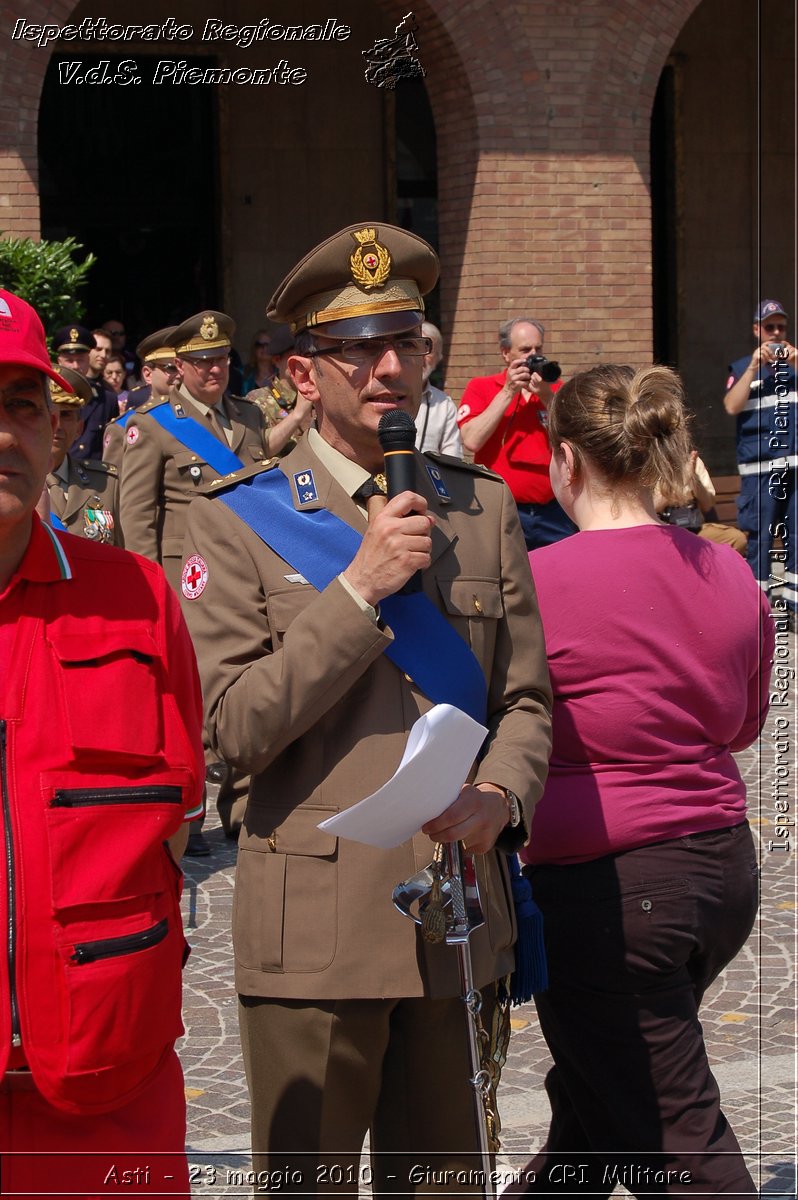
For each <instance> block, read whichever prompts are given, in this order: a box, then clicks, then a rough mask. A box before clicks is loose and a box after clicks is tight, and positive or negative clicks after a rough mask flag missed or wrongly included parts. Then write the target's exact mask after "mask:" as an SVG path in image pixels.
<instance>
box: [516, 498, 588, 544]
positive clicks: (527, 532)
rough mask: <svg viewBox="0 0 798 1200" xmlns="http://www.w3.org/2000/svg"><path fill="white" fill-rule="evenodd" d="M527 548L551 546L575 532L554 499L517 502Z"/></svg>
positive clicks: (575, 529)
mask: <svg viewBox="0 0 798 1200" xmlns="http://www.w3.org/2000/svg"><path fill="white" fill-rule="evenodd" d="M516 506H517V508H518V519H519V520H520V522H521V528H522V529H523V531H524V541H525V542H526V548H527V550H539V549H540V547H541V546H551V545H552V543H553V542H561V541H562V539H563V538H567V537H570V535H571V534H572V533H577V532H578V530H577V527H576V525H574V523H573V521H572V520H571V518H570V517H569V516H567V515H566V513H565V511H564V509H562V508H561V507H560V505H559V504H558V503H557V501H556V500H550V501H549V503H548V504H517V505H516Z"/></svg>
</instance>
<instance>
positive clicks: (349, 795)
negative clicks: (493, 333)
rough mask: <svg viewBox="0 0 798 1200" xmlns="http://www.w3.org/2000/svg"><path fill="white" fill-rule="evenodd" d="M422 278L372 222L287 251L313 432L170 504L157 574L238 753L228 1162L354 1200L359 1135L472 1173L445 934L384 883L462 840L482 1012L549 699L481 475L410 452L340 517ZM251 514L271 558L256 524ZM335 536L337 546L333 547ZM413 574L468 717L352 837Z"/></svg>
mask: <svg viewBox="0 0 798 1200" xmlns="http://www.w3.org/2000/svg"><path fill="white" fill-rule="evenodd" d="M437 274H438V263H437V257H436V255H435V253H434V251H433V250H432V248H431V247H430V246H428V245H427V243H426V242H424V241H422V240H421V239H420V238H418V237H415V236H414V235H413V234H410V233H407V232H406V231H404V230H401V229H398V228H396V227H394V226H391V225H386V224H384V223H375V224H374V225H373V226H370V225H366V226H362V227H361V226H352V227H350V228H348V229H345V230H343V231H341V232H340V233H339V234H337V235H335V236H334V237H332V238H330V239H328V240H327V241H326V242H324V243H322V245H320V246H318V247H316V248H315V249H314V250H313V251H311V252H310V254H308V255H307V256H306V257H305V258H304V259H303V260H302V262H301V263H300V264H299V265H298V266H297V267H296V268H295V269H294V270H293V271H292V272H291V273H290V275H289V276H288V277H287V278H286V279H285V280H284V282H283V283H282V284H281V286H280V287H279V289H278V290H277V292H276V294H275V296H274V298H273V300H272V303H271V309H270V312H269V316H270V317H272V318H273V319H275V320H280V321H290V322H292V323H293V326H294V328H295V330H296V331H297V335H296V336H297V340H296V347H295V352H294V355H293V356H292V358H291V372H292V376H293V378H294V380H295V383H296V386H297V388H298V390H299V393H300V395H302V396H304V397H306V398H307V399H309V400H310V401H311V402H312V404H313V406H314V409H315V415H316V422H317V429H313V428H311V429H310V431H309V432H308V434H307V435H306V436H305V438H303V440H302V441H301V442H300V443H299V445H298V446H297V447H296V448H295V449H294V450H292V451H291V453H290V454H288V455H287V456H286V457H285V458H283V459H281V460H280V461H279V463H278V464H276V465H274V466H273V467H272V468H271V469H265V470H264V469H262V470H260V471H255V470H250V471H249V472H246V471H244V472H241V474H240V476H239V477H238V480H237V481H236V480H232V481H229V482H228V485H227V486H223V485H218V486H217V487H215V488H213V489H211V494H209V495H208V496H206V497H204V498H200V499H198V500H196V501H195V502H194V503H193V504H192V505H191V508H190V510H189V517H188V524H187V533H186V546H185V555H186V557H185V562H184V568H183V581H182V590H183V597H184V611H185V613H186V617H187V620H188V624H189V627H190V630H191V633H192V638H193V640H194V644H195V647H196V649H197V654H198V658H199V661H200V672H201V676H202V680H203V690H204V695H205V704H206V725H207V728H208V731H209V734H210V738H211V742H212V745H213V747H214V749H215V750H216V751H217V752H218V753H219V754H220V755H221V756H222V757H224V758H225V759H226V760H227V761H229V762H232V763H233V764H235V766H236V767H238V768H239V769H241V770H243V771H247V772H251V774H252V782H251V786H250V798H249V804H248V807H247V810H246V814H245V817H244V826H243V830H242V833H241V837H240V841H239V855H238V865H237V876H236V893H235V901H234V917H233V921H234V946H235V963H236V985H237V990H238V992H239V1015H240V1022H241V1034H242V1044H243V1051H244V1062H245V1067H246V1071H247V1079H248V1084H249V1089H250V1095H251V1101H252V1139H253V1152H254V1155H255V1160H254V1161H255V1165H256V1168H257V1169H258V1170H260V1171H267V1172H268V1171H269V1170H274V1169H277V1168H278V1166H279V1165H280V1164H284V1163H285V1162H286V1161H287V1162H289V1163H290V1165H291V1167H292V1168H294V1169H295V1171H296V1174H295V1175H294V1177H293V1182H291V1181H288V1182H285V1181H283V1182H281V1189H280V1190H281V1191H288V1192H291V1191H293V1192H295V1193H296V1192H302V1191H303V1190H304V1191H305V1192H306V1193H307V1194H316V1193H317V1192H328V1191H334V1192H336V1194H343V1195H347V1196H349V1195H351V1196H353V1197H355V1196H357V1194H358V1180H359V1178H360V1176H359V1173H358V1162H359V1154H360V1150H361V1146H362V1144H363V1139H364V1137H365V1134H366V1132H367V1130H370V1137H371V1148H372V1151H374V1152H375V1155H374V1194H375V1195H381V1194H385V1193H387V1192H390V1193H391V1194H394V1195H409V1194H411V1193H414V1192H415V1191H417V1190H418V1191H422V1192H427V1191H431V1192H434V1191H436V1190H437V1191H439V1193H440V1192H444V1193H446V1194H449V1193H451V1192H460V1191H463V1192H471V1193H473V1194H481V1190H480V1188H479V1187H478V1186H476V1187H475V1186H474V1184H473V1183H471V1184H470V1185H469V1184H467V1183H463V1182H457V1181H456V1179H455V1177H454V1176H451V1177H449V1179H448V1182H447V1184H446V1186H445V1187H443V1188H438V1187H437V1185H436V1184H435V1183H434V1182H430V1179H429V1177H426V1181H425V1182H424V1183H422V1184H421V1185H419V1186H418V1187H417V1186H416V1185H414V1184H413V1182H412V1179H411V1178H410V1177H409V1176H408V1168H409V1167H410V1166H412V1165H413V1164H414V1163H415V1164H422V1170H423V1171H424V1172H426V1171H429V1172H435V1171H438V1170H442V1171H443V1172H446V1171H447V1170H449V1169H452V1170H454V1169H456V1168H463V1167H473V1166H474V1159H475V1150H476V1147H477V1145H478V1142H477V1123H476V1120H475V1113H474V1104H473V1094H472V1088H471V1085H470V1084H469V1082H468V1080H469V1076H470V1067H469V1060H468V1053H467V1041H466V1016H465V1009H464V1005H463V1002H462V1000H461V999H460V998H459V995H460V983H459V976H458V968H457V960H456V952H455V950H454V949H453V948H452V947H451V946H446V945H432V944H430V943H428V942H426V941H425V940H424V939H423V938H422V937H421V935H420V933H419V932H418V930H417V928H416V926H415V925H414V924H413V922H411V921H409V920H408V919H407V918H406V917H405V916H403V915H401V914H400V913H398V912H397V911H396V910H395V908H394V906H393V903H392V890H393V888H394V885H395V884H397V883H398V882H400V881H401V880H404V879H406V878H407V877H409V876H411V875H412V874H413V873H415V872H416V871H418V870H419V869H420V868H422V867H425V866H427V865H428V864H429V863H430V860H431V859H432V857H433V853H434V844H435V842H444V841H448V840H461V841H462V842H463V843H464V845H465V847H466V850H467V852H468V853H469V854H473V855H474V862H475V864H476V872H477V876H478V878H479V881H480V885H481V896H482V905H483V909H484V912H485V924H484V926H483V927H482V928H481V929H479V930H477V931H476V932H475V933H474V935H473V936H472V938H471V943H472V953H473V959H474V972H475V977H476V979H475V982H476V985H477V986H478V987H480V988H481V989H482V990H483V999H484V1003H485V1008H484V1019H485V1023H486V1026H487V1028H488V1029H490V1017H491V1012H492V1011H493V1009H494V1000H495V982H494V981H496V980H498V979H499V978H500V977H502V976H504V975H505V974H506V973H508V972H510V971H511V970H512V965H513V941H514V938H515V921H514V916H513V913H512V910H511V905H510V902H509V895H510V886H509V882H508V874H507V860H506V857H505V855H504V854H501V853H499V852H498V849H501V850H513V849H516V848H518V847H519V846H520V845H521V843H522V842H523V841H524V840H525V838H526V836H527V830H528V829H529V823H530V818H531V814H532V809H533V807H534V804H535V802H536V801H537V799H538V798H539V796H540V794H541V792H542V789H543V783H544V780H545V776H546V771H547V761H548V754H549V747H550V706H551V693H550V686H549V680H548V672H547V668H546V659H545V653H544V645H543V635H542V631H541V627H540V621H539V617H538V611H537V605H536V601H535V596H534V588H533V585H532V580H531V576H530V571H529V565H528V560H527V554H526V550H525V546H524V540H523V536H522V534H521V529H520V527H519V524H518V517H517V513H516V509H515V505H514V503H513V500H512V497H511V496H510V493H509V491H508V490H507V487H506V486H505V484H504V483H503V482H502V480H501V479H499V477H498V476H494V475H493V474H492V473H490V472H487V471H485V470H484V469H483V468H480V467H475V466H473V464H465V463H459V464H458V463H455V462H454V461H453V460H451V459H444V458H442V457H438V458H432V457H429V458H428V457H424V456H422V455H420V454H418V453H415V452H413V453H414V458H413V461H414V463H415V487H414V490H413V491H412V492H403V493H402V494H400V495H399V496H396V497H394V498H393V499H392V500H390V501H389V502H388V503H387V504H386V505H385V507H383V508H382V510H381V511H379V512H377V513H375V514H374V515H373V517H370V518H369V519H368V520H367V516H366V507H365V501H364V500H363V499H361V497H362V496H363V495H364V491H365V492H368V491H370V490H373V486H374V485H373V482H372V473H373V472H379V471H381V470H382V463H383V456H382V451H381V449H380V445H379V442H378V439H377V433H376V431H377V426H378V423H379V420H380V417H381V416H382V414H383V413H385V412H387V411H389V410H391V409H394V408H400V409H403V410H405V411H406V412H408V413H410V414H413V413H415V411H416V409H417V407H418V404H419V399H420V396H421V389H422V371H423V365H424V358H423V356H424V352H425V350H428V349H429V345H428V340H427V339H426V338H423V337H421V322H422V320H423V311H424V305H423V300H422V295H424V294H426V293H427V292H428V291H429V290H430V289H431V288H432V287H433V286H434V284H435V282H436V279H437ZM275 497H281V499H280V501H279V505H277V503H276V500H275ZM378 503H379V502H378ZM249 505H253V506H254V508H251V509H250V508H249V507H248V506H249ZM372 505H373V501H372V502H370V507H371V506H372ZM374 507H376V506H374ZM278 508H279V509H280V511H279V512H278ZM263 518H265V519H263ZM327 523H329V524H327ZM278 525H279V526H280V527H281V531H280V536H284V535H285V536H287V540H286V541H284V542H283V543H279V542H278V544H280V545H281V552H278V551H277V550H276V549H274V548H273V546H272V544H271V543H272V542H274V541H275V539H276V537H277V527H278ZM317 528H320V529H321V531H322V532H321V534H320V535H319V536H320V537H321V547H322V550H323V551H324V552H325V553H326V552H327V549H328V548H329V547H330V546H331V545H332V542H333V541H335V543H336V548H335V552H334V553H333V555H332V557H333V559H334V560H335V561H334V562H333V565H332V567H330V564H329V563H327V564H326V566H327V571H328V575H329V582H328V583H326V584H325V583H323V582H322V581H319V586H318V587H315V586H313V585H312V584H310V583H309V582H307V578H306V575H305V572H306V571H307V573H308V574H310V575H313V574H314V571H313V570H311V569H310V567H309V566H308V565H307V561H306V558H305V555H304V553H303V544H304V541H305V539H306V538H307V539H310V537H311V532H312V531H313V530H314V529H317ZM331 529H334V531H335V533H334V537H333V534H332V532H331ZM304 530H307V531H308V532H307V534H305V533H304V532H303V531H304ZM313 536H314V537H315V536H316V535H315V534H314V535H313ZM339 536H343V539H344V542H345V543H346V545H347V546H350V548H349V549H346V550H343V551H342V553H341V554H340V555H339V553H338V544H337V539H338V538H339ZM352 539H354V542H353V545H354V547H356V548H354V549H353V548H351V544H352ZM342 544H343V543H342ZM314 545H315V543H314ZM317 549H318V547H317ZM339 563H340V566H339ZM314 569H315V568H314ZM419 570H420V571H421V578H422V581H423V593H424V597H425V601H426V603H427V611H426V612H425V615H424V618H423V624H424V627H425V629H424V632H425V634H426V633H427V631H428V630H429V629H430V628H433V629H434V628H435V624H436V623H437V625H438V626H442V627H443V632H444V633H445V634H446V635H447V637H446V638H445V639H444V638H441V639H438V637H437V634H436V635H435V645H434V646H433V649H432V650H431V655H430V657H431V659H432V661H433V663H435V664H436V669H437V663H438V661H439V655H440V661H441V665H442V660H443V656H444V653H445V654H446V655H447V656H449V655H451V654H454V656H455V658H456V659H457V661H458V666H457V670H456V672H455V684H456V687H455V702H458V701H459V697H460V681H461V679H462V677H463V675H464V674H465V663H463V662H461V660H462V659H463V658H465V659H467V660H468V662H469V664H470V665H471V666H475V667H476V674H477V677H478V679H479V681H480V686H481V688H482V691H483V696H484V692H485V690H487V712H486V716H485V718H484V719H485V723H486V724H487V726H488V728H489V731H490V732H489V736H488V739H487V741H486V744H485V746H486V748H485V750H484V752H483V756H482V758H481V761H480V762H479V765H478V766H473V767H472V770H471V774H470V777H469V778H470V782H469V783H468V784H467V785H466V786H464V788H463V790H462V792H461V793H460V794H459V796H458V797H457V798H456V799H455V800H454V802H453V803H452V804H451V805H450V807H449V808H448V809H446V811H445V812H444V813H443V815H442V816H441V817H440V818H438V819H437V820H435V821H433V822H431V823H429V824H428V825H426V826H425V827H424V830H423V831H421V830H419V832H418V834H417V835H416V836H415V837H414V838H413V839H412V840H410V841H407V842H405V843H404V844H402V845H400V846H398V847H396V848H395V849H387V850H383V849H375V848H373V847H369V846H365V845H361V844H359V843H358V842H355V841H351V840H346V839H343V838H336V837H335V836H334V835H333V834H332V833H329V832H325V831H323V830H321V829H319V828H318V824H319V822H320V821H322V820H323V819H324V818H326V817H329V816H331V815H332V814H333V813H335V812H336V811H339V810H341V809H346V808H349V807H350V806H352V805H353V804H355V803H356V802H357V801H359V800H360V799H362V798H363V797H364V796H366V795H368V794H369V793H371V792H373V791H375V790H376V789H377V788H378V787H380V786H381V785H382V784H384V783H385V782H386V780H387V779H388V778H389V777H390V776H391V775H392V774H393V773H394V771H395V770H396V768H397V766H398V764H399V761H400V759H401V757H402V754H403V751H404V749H405V745H406V742H407V736H408V732H409V730H410V728H411V726H412V725H413V723H414V721H415V720H416V719H417V717H418V716H419V715H420V714H421V713H423V712H425V711H427V710H428V709H429V708H430V706H431V700H430V699H429V697H428V695H426V694H425V693H424V691H422V689H421V687H420V686H418V685H417V684H416V683H414V682H413V679H412V678H411V676H410V674H409V672H406V671H405V670H403V669H402V668H401V667H400V666H398V665H396V664H395V663H394V662H393V661H391V659H389V657H388V654H390V653H391V652H392V647H393V646H394V644H395V643H397V642H398V641H399V640H400V639H399V637H398V635H397V633H396V631H395V630H394V629H393V628H392V627H391V625H390V621H389V619H388V618H387V617H386V616H385V615H384V612H383V608H382V607H381V606H382V605H383V604H387V600H386V598H387V597H390V598H391V600H395V599H396V597H395V596H394V595H393V593H396V592H397V591H398V590H399V589H400V588H401V587H402V585H403V584H404V583H405V582H406V581H407V580H408V579H409V578H410V576H411V575H413V574H414V573H415V572H416V571H419ZM220 614H223V619H222V617H221V616H220ZM420 623H421V622H420V621H419V623H418V624H420ZM418 624H417V625H416V628H418ZM452 631H454V636H453V635H452ZM438 640H440V643H441V646H440V651H439V650H438V645H437V643H438ZM444 641H445V642H446V643H447V649H446V651H444V649H443V642H444ZM450 642H451V643H453V644H454V645H450V644H449V643H450ZM404 644H405V645H406V640H405V643H404ZM455 647H456V648H455ZM468 647H470V653H469V650H468ZM474 660H476V662H475V661H474ZM461 665H462V667H463V672H462V674H461V670H460V668H461ZM464 690H465V689H464V686H463V692H464ZM467 767H468V764H464V771H465V769H467ZM438 1152H440V1153H438ZM408 1155H409V1158H408ZM476 1158H477V1162H476V1165H477V1167H478V1166H479V1159H478V1156H476Z"/></svg>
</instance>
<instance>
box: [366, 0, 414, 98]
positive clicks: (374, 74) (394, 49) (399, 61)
mask: <svg viewBox="0 0 798 1200" xmlns="http://www.w3.org/2000/svg"><path fill="white" fill-rule="evenodd" d="M417 31H418V21H417V20H416V17H415V13H412V12H409V13H407V15H406V16H404V17H403V18H402V20H401V21H400V22H399V24H398V25H397V26H396V28H395V30H394V35H393V37H392V38H377V40H376V42H375V43H374V45H373V46H372V47H371V49H370V50H362V51H361V53H362V55H363V57H364V58H365V60H366V62H367V63H368V66H367V67H366V70H365V76H366V82H367V83H371V84H373V85H374V87H384V88H388V90H389V91H394V90H395V88H396V85H397V83H399V82H400V80H402V79H419V78H422V79H423V77H424V76H425V75H426V73H427V72H426V71H425V70H424V68H423V67H422V65H421V63H420V62H419V60H418V58H417V52H418V42H417V41H416V39H415V34H416V32H417Z"/></svg>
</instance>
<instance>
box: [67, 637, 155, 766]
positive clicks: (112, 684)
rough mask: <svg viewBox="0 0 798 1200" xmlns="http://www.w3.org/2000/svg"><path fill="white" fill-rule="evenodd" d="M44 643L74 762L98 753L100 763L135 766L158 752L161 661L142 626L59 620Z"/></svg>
mask: <svg viewBox="0 0 798 1200" xmlns="http://www.w3.org/2000/svg"><path fill="white" fill-rule="evenodd" d="M48 641H49V644H50V648H51V650H52V652H53V654H54V656H55V659H56V661H57V663H58V671H57V677H58V680H59V685H60V693H61V696H60V699H61V706H62V709H63V712H64V716H65V721H66V727H67V729H68V731H69V738H70V742H71V745H72V747H73V749H74V751H75V755H76V757H81V756H83V755H87V754H90V755H92V756H96V755H97V754H98V753H99V754H101V755H102V758H103V761H106V762H107V761H109V760H111V761H113V760H117V761H118V760H119V759H120V758H125V759H127V760H128V761H130V760H135V761H139V762H140V761H141V760H142V759H149V760H151V759H152V758H153V757H154V756H156V755H159V754H160V753H161V752H162V751H163V748H164V726H163V713H162V706H161V698H160V694H159V691H160V681H161V661H160V655H159V651H158V646H157V643H156V641H155V636H154V633H153V632H152V631H151V630H150V629H149V628H148V627H147V626H146V625H145V624H143V623H142V622H140V621H135V622H134V621H120V622H119V623H118V624H115V625H113V626H112V627H109V624H108V622H107V621H105V620H103V621H102V622H101V623H99V622H98V623H97V625H96V627H94V622H93V621H92V620H91V618H87V619H86V620H85V621H76V622H74V623H73V622H66V621H62V622H59V624H58V626H57V627H52V628H51V629H50V632H49V634H48ZM78 696H85V697H90V699H91V704H90V706H88V707H87V706H86V705H85V704H76V703H75V698H76V697H78ZM87 713H89V714H90V715H88V716H87V715H86V714H87Z"/></svg>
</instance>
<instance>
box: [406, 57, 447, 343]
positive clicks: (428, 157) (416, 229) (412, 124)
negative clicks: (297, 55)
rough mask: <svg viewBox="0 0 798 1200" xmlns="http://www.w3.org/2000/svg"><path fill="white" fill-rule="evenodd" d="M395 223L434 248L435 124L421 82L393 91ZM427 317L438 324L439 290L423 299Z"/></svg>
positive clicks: (435, 209) (435, 189) (436, 220)
mask: <svg viewBox="0 0 798 1200" xmlns="http://www.w3.org/2000/svg"><path fill="white" fill-rule="evenodd" d="M395 95H396V106H395V132H396V223H397V225H401V226H402V228H403V229H408V230H410V231H411V233H416V234H418V236H419V237H423V238H425V239H426V240H427V241H428V242H429V243H430V245H431V246H434V247H435V249H436V250H437V249H438V160H437V149H436V139H435V121H434V118H433V116H432V108H431V107H430V102H429V98H428V96H427V89H426V87H425V86H424V82H423V80H421V79H404V80H402V82H401V83H400V84H399V86H398V87H397V88H396V93H395ZM426 306H427V316H428V318H429V320H430V321H433V322H436V323H438V322H439V321H440V316H439V308H440V304H439V288H438V287H436V288H435V291H434V292H433V293H432V294H431V295H430V296H428V297H427V300H426Z"/></svg>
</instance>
